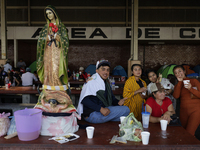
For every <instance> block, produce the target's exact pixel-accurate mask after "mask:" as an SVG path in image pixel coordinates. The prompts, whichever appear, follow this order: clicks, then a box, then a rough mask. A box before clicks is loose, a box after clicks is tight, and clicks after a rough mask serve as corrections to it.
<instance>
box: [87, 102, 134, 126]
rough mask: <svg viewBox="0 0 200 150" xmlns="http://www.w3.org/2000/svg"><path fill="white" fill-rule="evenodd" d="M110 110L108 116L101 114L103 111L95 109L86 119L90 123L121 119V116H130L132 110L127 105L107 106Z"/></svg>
mask: <svg viewBox="0 0 200 150" xmlns="http://www.w3.org/2000/svg"><path fill="white" fill-rule="evenodd" d="M106 108H108V109H109V110H110V113H109V114H108V115H107V116H104V115H102V114H101V112H97V111H94V112H92V113H91V114H90V116H89V117H88V118H87V119H86V118H85V120H86V121H87V122H90V123H105V122H108V121H120V117H121V116H128V115H129V113H130V110H129V108H128V107H127V106H109V107H106Z"/></svg>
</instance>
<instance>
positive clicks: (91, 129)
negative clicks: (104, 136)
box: [86, 126, 94, 139]
mask: <svg viewBox="0 0 200 150" xmlns="http://www.w3.org/2000/svg"><path fill="white" fill-rule="evenodd" d="M86 132H87V138H88V139H92V138H93V135H94V127H92V126H89V127H87V128H86Z"/></svg>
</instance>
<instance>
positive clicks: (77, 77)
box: [76, 72, 79, 80]
mask: <svg viewBox="0 0 200 150" xmlns="http://www.w3.org/2000/svg"><path fill="white" fill-rule="evenodd" d="M76 80H79V73H78V72H77V73H76Z"/></svg>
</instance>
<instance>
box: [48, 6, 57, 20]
mask: <svg viewBox="0 0 200 150" xmlns="http://www.w3.org/2000/svg"><path fill="white" fill-rule="evenodd" d="M47 10H50V11H51V12H52V13H53V14H54V17H55V20H56V18H57V17H56V15H55V13H54V11H52V10H51V9H49V8H47V9H45V15H46V18H47V19H48V20H49V18H48V17H47V14H46V11H47ZM49 21H50V22H51V20H49Z"/></svg>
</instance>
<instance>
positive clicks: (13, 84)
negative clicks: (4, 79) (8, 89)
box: [12, 77, 15, 86]
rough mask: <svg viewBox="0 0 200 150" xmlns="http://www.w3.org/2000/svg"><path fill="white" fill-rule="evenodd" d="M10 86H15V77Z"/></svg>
mask: <svg viewBox="0 0 200 150" xmlns="http://www.w3.org/2000/svg"><path fill="white" fill-rule="evenodd" d="M12 86H15V77H13V83H12Z"/></svg>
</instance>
